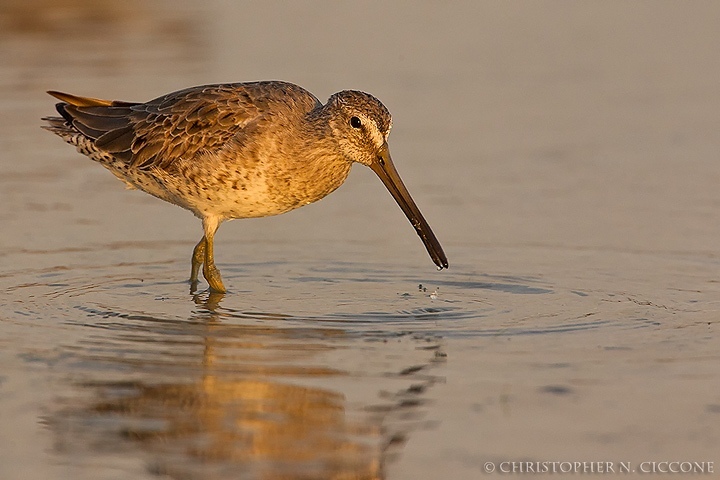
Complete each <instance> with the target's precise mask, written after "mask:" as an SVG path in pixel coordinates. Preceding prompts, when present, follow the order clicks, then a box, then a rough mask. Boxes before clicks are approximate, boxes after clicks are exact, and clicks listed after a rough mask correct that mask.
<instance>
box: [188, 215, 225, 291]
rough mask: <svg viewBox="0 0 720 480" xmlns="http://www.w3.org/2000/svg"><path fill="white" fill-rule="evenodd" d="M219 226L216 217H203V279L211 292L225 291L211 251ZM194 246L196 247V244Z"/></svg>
mask: <svg viewBox="0 0 720 480" xmlns="http://www.w3.org/2000/svg"><path fill="white" fill-rule="evenodd" d="M219 226H220V221H219V219H218V218H216V217H205V218H204V219H203V229H204V230H205V237H204V238H205V248H204V250H205V258H204V260H203V276H204V277H205V280H207V282H208V285H210V291H211V292H215V293H225V292H226V291H227V290H226V289H225V285H223V282H222V278H221V277H220V270H218V268H217V267H216V266H215V253H214V251H213V250H214V248H213V242H214V239H215V232H216V231H217V229H218V227H219ZM198 245H199V244H198ZM195 248H197V246H196V247H195ZM201 248H202V247H201ZM193 256H194V253H193ZM194 261H195V260H194V258H193V262H194ZM193 264H194V263H193Z"/></svg>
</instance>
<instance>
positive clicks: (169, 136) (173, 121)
mask: <svg viewBox="0 0 720 480" xmlns="http://www.w3.org/2000/svg"><path fill="white" fill-rule="evenodd" d="M48 93H50V94H51V95H53V96H54V97H56V98H58V99H59V100H61V101H62V102H63V103H58V104H57V110H58V112H60V114H61V115H62V116H63V117H64V118H65V120H66V121H68V122H69V123H70V124H71V125H72V126H73V127H75V128H76V129H77V130H78V131H80V132H82V133H83V134H84V135H85V136H87V137H89V138H91V139H92V140H93V141H94V142H95V145H96V146H97V147H98V148H99V149H101V150H103V151H106V152H108V153H111V154H113V155H114V156H115V157H116V158H120V159H122V160H123V161H126V162H127V163H128V164H130V165H131V166H133V167H135V168H139V169H150V168H160V169H168V168H171V166H172V165H173V163H174V162H176V161H177V160H178V159H180V158H183V159H192V158H194V157H196V156H197V155H198V154H200V153H203V152H218V151H220V150H221V149H222V148H223V147H225V146H226V145H228V144H229V142H230V141H231V140H233V141H238V140H242V138H241V137H242V133H243V131H244V130H245V129H246V127H247V126H248V125H249V124H251V123H253V124H256V125H257V124H258V123H263V124H264V123H265V122H258V121H259V119H260V118H261V117H262V116H263V115H266V114H272V113H273V109H274V108H284V109H285V110H286V111H288V110H289V111H293V112H297V114H300V115H304V114H305V113H307V112H309V111H310V110H312V109H313V108H315V107H316V106H317V105H320V102H319V101H318V100H317V98H315V97H314V96H313V95H312V94H310V93H309V92H307V91H306V90H304V89H302V88H300V87H298V86H296V85H293V84H289V83H284V82H255V83H236V84H219V85H206V86H201V87H192V88H188V89H185V90H180V91H177V92H173V93H169V94H167V95H163V96H161V97H158V98H156V99H154V100H151V101H149V102H146V103H131V102H122V101H110V100H100V99H95V98H89V97H78V96H75V95H70V94H66V93H61V92H48ZM291 104H292V105H291Z"/></svg>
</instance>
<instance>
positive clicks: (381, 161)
mask: <svg viewBox="0 0 720 480" xmlns="http://www.w3.org/2000/svg"><path fill="white" fill-rule="evenodd" d="M370 168H371V169H372V170H373V172H375V174H376V175H377V176H378V177H380V180H382V182H383V184H384V185H385V187H387V189H388V191H389V192H390V194H391V195H392V196H393V198H394V199H395V201H396V202H397V204H398V205H400V208H401V209H402V211H403V212H404V213H405V216H407V218H408V220H410V223H411V224H412V226H413V227H415V231H417V234H418V235H419V236H420V239H421V240H422V241H423V243H424V244H425V248H426V249H427V251H428V253H429V254H430V258H432V261H433V262H435V265H437V266H438V269H443V268H448V261H447V257H446V256H445V252H443V249H442V247H441V246H440V242H438V239H437V238H436V237H435V234H434V233H433V231H432V230H431V229H430V225H428V223H427V222H426V221H425V218H424V217H423V216H422V213H420V209H419V208H418V207H417V205H415V202H414V201H413V199H412V197H411V196H410V192H408V190H407V188H405V184H404V183H403V181H402V180H401V179H400V175H399V174H398V172H397V170H395V166H394V165H393V163H392V159H391V158H390V149H389V148H388V145H387V143H386V144H384V145H383V147H382V149H381V150H380V151H379V152H378V158H377V159H376V160H375V161H374V162H373V163H372V164H371V165H370Z"/></svg>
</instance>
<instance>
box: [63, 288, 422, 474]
mask: <svg viewBox="0 0 720 480" xmlns="http://www.w3.org/2000/svg"><path fill="white" fill-rule="evenodd" d="M194 299H195V302H196V304H198V305H199V306H200V307H201V308H202V312H201V313H202V315H203V316H204V322H200V323H196V324H195V329H194V330H193V332H192V334H191V336H190V338H188V337H187V336H186V338H178V337H183V336H184V335H185V334H184V333H182V332H181V333H179V332H178V329H179V328H182V325H178V324H174V325H171V326H169V325H168V324H167V322H166V321H164V322H162V323H158V324H157V325H154V324H152V322H148V321H146V322H145V325H142V328H141V330H142V329H148V330H151V331H152V333H154V335H150V336H151V337H153V339H152V340H149V341H148V340H147V333H149V332H142V331H141V332H137V330H138V328H139V327H140V325H139V324H138V322H135V324H132V322H129V323H130V324H129V325H128V330H132V334H128V331H123V332H116V335H114V339H108V340H109V341H108V342H107V345H106V346H104V347H98V346H97V344H96V345H95V346H94V347H93V349H92V353H90V352H86V354H84V355H83V356H85V360H86V361H88V360H90V361H91V363H92V362H93V361H94V362H101V363H103V364H105V365H104V367H103V368H100V369H98V370H99V373H102V370H112V368H110V367H109V366H108V365H107V363H108V362H111V363H115V364H116V365H115V367H118V366H120V367H129V369H130V370H131V371H130V372H121V373H120V374H115V375H113V378H112V379H110V378H108V379H103V378H102V376H101V375H98V371H95V372H93V373H95V375H92V377H94V379H93V380H90V381H85V382H83V383H82V385H83V386H84V387H86V388H87V389H89V391H90V392H91V393H92V398H93V399H92V401H91V402H90V404H89V405H88V404H86V405H85V406H83V407H82V408H81V409H78V408H76V407H73V408H71V409H69V410H70V411H67V410H66V411H64V412H63V413H62V414H58V419H57V420H56V421H55V423H56V424H57V426H58V429H59V432H60V434H61V435H62V433H64V432H63V430H64V429H63V428H62V425H65V426H66V427H68V428H71V429H72V430H73V433H78V425H84V428H80V430H81V431H82V430H83V429H84V430H85V432H84V433H86V434H88V435H90V436H91V437H93V438H92V440H90V442H89V443H92V444H93V445H94V447H93V448H99V447H98V445H106V447H105V448H99V449H100V450H106V449H111V448H114V447H110V445H113V446H115V445H116V443H117V440H118V434H119V435H120V436H121V437H123V438H125V439H126V440H129V442H127V443H129V444H130V445H133V444H134V445H138V444H139V445H141V446H142V448H141V450H142V452H144V453H142V454H141V455H147V459H146V464H147V465H148V466H147V468H148V469H149V470H150V471H151V472H152V473H154V474H158V475H167V476H169V478H183V479H185V478H203V479H214V478H217V479H220V478H303V479H304V478H353V479H356V478H357V479H362V478H367V479H374V478H384V473H383V471H384V463H385V461H386V460H387V455H388V452H390V453H392V450H393V449H394V448H397V444H402V443H403V434H398V431H397V429H395V430H393V429H392V428H390V429H388V428H387V426H386V425H385V424H384V421H385V420H386V419H387V418H388V412H391V411H392V409H393V402H394V400H389V401H388V399H387V398H385V399H384V400H380V399H379V398H378V397H379V393H380V391H379V390H378V391H377V393H376V394H375V395H373V397H374V402H376V403H375V404H374V405H371V404H367V405H364V406H363V405H360V406H359V407H358V406H357V405H354V406H353V407H352V408H351V410H350V411H348V407H347V404H346V396H345V394H344V393H343V389H344V388H349V389H351V390H353V389H357V388H358V386H360V388H367V386H363V385H358V383H360V382H367V383H368V386H370V388H373V383H374V382H375V381H377V379H373V378H372V377H374V376H375V375H371V376H368V377H366V378H357V379H356V377H357V374H354V375H348V373H347V371H345V370H344V369H343V368H342V366H337V365H332V364H330V363H329V362H328V361H327V360H323V359H322V358H319V357H318V352H326V353H327V352H332V351H333V350H335V349H348V348H353V342H355V343H357V340H347V339H345V338H343V331H342V330H341V329H337V328H322V327H318V328H311V329H308V328H303V329H301V332H302V333H301V335H300V336H299V335H298V332H297V330H293V329H292V328H288V327H278V326H276V325H277V322H275V323H274V324H273V322H265V323H260V322H258V323H255V324H254V325H238V324H237V323H235V324H228V322H223V321H222V317H221V313H218V310H219V309H220V303H221V301H222V294H212V295H207V294H205V296H196V297H195V298H194ZM132 318H137V317H131V319H132ZM146 320H147V319H146ZM195 320H197V319H195ZM114 325H118V324H117V323H114ZM200 325H202V328H201V329H198V327H199V326H200ZM188 326H189V325H188ZM143 336H144V337H145V338H146V339H145V340H141V339H140V338H141V337H143ZM120 339H122V340H123V342H122V343H124V344H121V341H120ZM128 341H133V342H134V345H133V346H132V347H129V346H128V345H127V344H126V343H125V342H128ZM361 343H363V344H364V342H361ZM159 344H160V345H159ZM158 347H165V348H166V349H167V347H170V348H169V349H167V350H166V352H165V353H164V354H161V355H160V356H158V354H157V350H158ZM103 349H104V350H105V351H101V350H103ZM130 349H132V351H133V354H132V356H128V355H125V356H118V355H117V354H118V353H121V352H128V351H129V350H130ZM113 350H114V351H115V354H114V353H113ZM151 352H153V353H151ZM427 356H428V355H425V357H427ZM405 366H407V365H405ZM419 370H422V366H419V367H416V369H415V370H413V369H410V370H408V371H413V372H416V371H419ZM387 373H388V372H377V376H379V377H382V376H383V375H385V376H387ZM400 375H402V373H401V374H400ZM402 380H403V381H404V382H405V383H404V384H405V386H408V385H412V388H407V390H406V391H405V393H406V394H407V392H411V393H412V394H413V395H415V396H416V397H418V396H421V395H422V392H424V391H425V388H424V387H423V388H418V382H420V383H422V382H423V379H422V377H420V376H418V377H416V378H407V379H405V378H404V379H402ZM425 381H426V383H432V381H431V380H427V378H426V379H425ZM390 396H392V395H390ZM385 397H387V392H385ZM396 400H397V399H396ZM382 401H385V403H386V405H385V406H383V407H382V408H377V407H378V405H377V403H378V402H382ZM395 403H396V404H397V405H402V409H403V412H402V416H403V417H404V418H407V417H408V414H410V415H411V416H412V412H411V410H412V409H413V408H414V409H417V408H419V406H421V405H422V401H410V402H408V401H407V398H404V399H401V400H398V401H397V402H395ZM408 406H410V407H408ZM409 410H410V411H409ZM377 412H382V414H380V415H378V414H377ZM60 418H62V420H59V419H60ZM89 418H92V419H94V420H93V421H90V422H88V421H87V420H88V419H89ZM98 425H102V428H95V427H97V426H98ZM93 426H94V427H93ZM108 427H110V428H109V429H108ZM88 430H90V431H88ZM73 441H75V442H77V441H82V440H80V439H79V438H77V437H76V438H75V439H74V440H73Z"/></svg>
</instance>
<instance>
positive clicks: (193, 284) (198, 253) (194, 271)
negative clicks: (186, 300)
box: [190, 235, 205, 293]
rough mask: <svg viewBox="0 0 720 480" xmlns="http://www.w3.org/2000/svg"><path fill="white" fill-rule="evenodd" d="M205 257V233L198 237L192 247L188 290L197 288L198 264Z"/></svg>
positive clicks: (201, 262)
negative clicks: (198, 239)
mask: <svg viewBox="0 0 720 480" xmlns="http://www.w3.org/2000/svg"><path fill="white" fill-rule="evenodd" d="M204 259H205V235H203V237H202V238H201V239H200V241H199V242H198V243H197V245H195V248H193V254H192V267H191V270H190V292H191V293H192V292H194V291H195V290H197V284H198V272H199V271H200V266H201V265H202V264H203V261H204Z"/></svg>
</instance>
